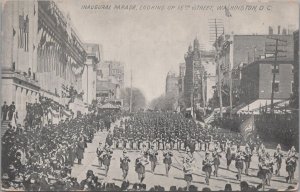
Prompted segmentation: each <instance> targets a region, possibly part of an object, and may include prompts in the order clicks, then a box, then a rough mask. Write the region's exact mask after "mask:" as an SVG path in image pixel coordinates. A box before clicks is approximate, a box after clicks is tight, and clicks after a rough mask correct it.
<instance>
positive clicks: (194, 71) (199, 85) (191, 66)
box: [183, 39, 207, 108]
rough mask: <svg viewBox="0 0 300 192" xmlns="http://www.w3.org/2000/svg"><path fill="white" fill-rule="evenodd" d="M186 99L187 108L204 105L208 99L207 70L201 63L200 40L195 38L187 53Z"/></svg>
mask: <svg viewBox="0 0 300 192" xmlns="http://www.w3.org/2000/svg"><path fill="white" fill-rule="evenodd" d="M185 64H186V70H185V76H184V89H183V90H184V100H185V106H186V108H189V107H193V108H195V107H197V106H198V107H200V106H202V107H204V106H205V101H206V75H207V74H206V71H205V68H204V66H203V65H202V63H201V54H200V49H199V41H198V40H197V39H195V40H194V44H193V46H191V45H190V46H189V49H188V52H187V53H186V54H185Z"/></svg>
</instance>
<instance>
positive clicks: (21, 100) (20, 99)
mask: <svg viewBox="0 0 300 192" xmlns="http://www.w3.org/2000/svg"><path fill="white" fill-rule="evenodd" d="M15 94H16V101H15V105H16V112H18V123H20V124H23V121H24V119H25V117H26V103H35V101H38V100H39V93H38V92H37V91H34V90H30V89H26V88H24V87H20V86H17V85H16V86H15Z"/></svg>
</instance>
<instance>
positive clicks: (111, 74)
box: [97, 61, 124, 88]
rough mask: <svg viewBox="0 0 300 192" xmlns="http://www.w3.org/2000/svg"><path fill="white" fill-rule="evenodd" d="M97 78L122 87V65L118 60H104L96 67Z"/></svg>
mask: <svg viewBox="0 0 300 192" xmlns="http://www.w3.org/2000/svg"><path fill="white" fill-rule="evenodd" d="M97 79H98V80H109V81H112V82H115V83H117V84H119V85H120V87H121V88H123V87H124V65H123V63H121V62H119V61H104V62H102V63H101V65H100V66H99V67H98V72H97Z"/></svg>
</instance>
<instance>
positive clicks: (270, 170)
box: [266, 153, 274, 186]
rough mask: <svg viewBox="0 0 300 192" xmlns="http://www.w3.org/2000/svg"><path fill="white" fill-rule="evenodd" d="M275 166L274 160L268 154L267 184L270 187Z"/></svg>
mask: <svg viewBox="0 0 300 192" xmlns="http://www.w3.org/2000/svg"><path fill="white" fill-rule="evenodd" d="M273 165H274V160H273V159H272V158H271V156H270V154H269V153H267V154H266V167H267V175H266V183H267V185H268V186H270V182H271V179H272V175H273Z"/></svg>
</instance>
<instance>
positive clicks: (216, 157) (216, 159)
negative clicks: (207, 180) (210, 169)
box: [212, 147, 221, 177]
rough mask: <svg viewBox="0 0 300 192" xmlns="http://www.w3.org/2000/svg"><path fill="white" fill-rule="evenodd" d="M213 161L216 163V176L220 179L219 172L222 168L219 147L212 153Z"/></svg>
mask: <svg viewBox="0 0 300 192" xmlns="http://www.w3.org/2000/svg"><path fill="white" fill-rule="evenodd" d="M212 157H213V161H214V168H215V170H214V175H215V176H216V177H218V170H219V166H220V158H221V154H220V153H219V152H218V147H215V150H214V151H213V153H212Z"/></svg>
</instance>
